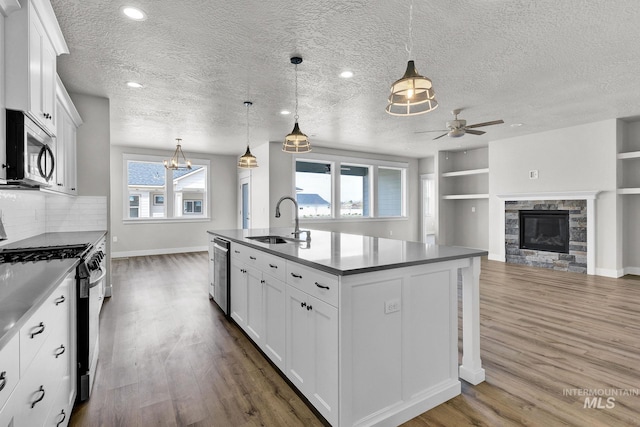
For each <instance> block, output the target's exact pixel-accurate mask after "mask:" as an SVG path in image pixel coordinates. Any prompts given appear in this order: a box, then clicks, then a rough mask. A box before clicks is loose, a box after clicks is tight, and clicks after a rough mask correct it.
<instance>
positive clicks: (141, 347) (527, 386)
mask: <svg viewBox="0 0 640 427" xmlns="http://www.w3.org/2000/svg"><path fill="white" fill-rule="evenodd" d="M206 284H207V255H206V253H196V254H183V255H167V256H151V257H136V258H130V259H121V260H114V262H113V285H114V296H113V297H112V298H111V299H110V300H107V302H106V303H105V305H104V307H103V312H102V315H101V327H100V331H101V336H100V340H101V342H100V363H99V365H98V372H97V374H96V382H95V384H94V389H93V394H92V396H91V399H90V400H89V401H88V402H87V403H85V404H83V405H80V406H78V407H76V409H75V410H74V413H73V415H72V417H71V423H70V425H72V426H145V427H146V426H259V425H264V426H319V425H322V424H321V422H320V421H319V420H318V418H316V416H315V415H314V414H313V412H312V411H311V410H310V409H309V408H308V407H307V406H306V405H305V404H304V403H303V401H302V400H301V399H300V398H299V397H298V396H297V395H296V394H295V393H294V392H293V391H292V390H291V388H290V387H289V386H288V385H287V383H286V382H285V381H284V380H283V379H282V378H281V377H280V376H279V375H278V374H277V373H276V371H275V369H274V368H273V367H271V365H269V363H268V362H266V361H265V360H264V358H263V357H262V355H261V354H260V353H259V352H258V351H257V350H256V349H255V348H254V347H253V345H252V344H251V343H250V342H249V341H248V339H247V338H246V337H245V336H244V335H243V334H242V333H241V332H240V330H239V328H237V327H236V326H235V325H233V324H231V323H229V322H227V321H226V320H225V319H224V317H223V316H222V313H221V311H220V310H218V309H217V308H216V307H214V305H213V304H212V303H211V302H209V300H208V298H207V287H206V286H207V285H206ZM480 286H481V293H480V295H481V297H480V299H481V301H480V304H481V311H480V315H481V352H482V361H483V365H484V368H485V369H486V381H485V382H484V383H482V384H480V385H477V386H471V385H469V384H467V383H465V382H464V381H463V382H462V395H460V396H457V397H456V398H454V399H451V400H450V401H448V402H447V403H445V404H443V405H440V406H438V407H436V408H434V409H432V410H431V411H428V412H426V413H424V414H422V415H420V416H418V417H416V418H414V419H413V420H411V421H409V422H407V423H406V424H405V425H406V426H411V427H413V426H447V427H448V426H456V427H458V426H518V425H529V426H545V427H546V426H557V425H566V426H600V425H602V426H632V425H640V422H639V420H640V396H639V395H638V394H639V393H640V390H639V389H640V281H638V280H637V279H636V278H623V279H607V278H602V277H594V276H586V275H583V274H577V273H565V272H554V271H550V270H543V269H535V268H531V267H524V266H516V265H510V264H503V263H499V262H494V261H487V260H483V262H482V273H481V284H480ZM584 390H587V391H594V392H596V393H598V392H601V393H603V395H602V396H600V397H602V399H601V401H600V406H601V408H597V407H595V406H596V404H597V402H596V401H593V402H592V401H591V400H589V401H588V403H589V404H592V405H593V407H585V397H586V396H584V395H575V393H577V392H578V391H579V392H582V393H584ZM620 390H622V391H620ZM615 392H617V393H618V394H619V395H617V396H616V395H614V394H612V393H615ZM570 393H574V395H571V394H570ZM625 394H626V395H625ZM629 394H631V395H629ZM608 397H613V398H614V400H613V401H611V400H609V401H607V398H608ZM589 399H591V397H589ZM612 404H613V406H611V405H612ZM587 406H588V405H587ZM607 406H609V407H607Z"/></svg>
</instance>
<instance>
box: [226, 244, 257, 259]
mask: <svg viewBox="0 0 640 427" xmlns="http://www.w3.org/2000/svg"><path fill="white" fill-rule="evenodd" d="M252 250H253V249H251V248H249V247H247V246H244V245H240V244H238V243H231V257H232V258H237V259H239V260H241V261H242V262H247V260H249V253H250V252H251V251H252Z"/></svg>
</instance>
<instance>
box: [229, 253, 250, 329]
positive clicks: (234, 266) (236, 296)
mask: <svg viewBox="0 0 640 427" xmlns="http://www.w3.org/2000/svg"><path fill="white" fill-rule="evenodd" d="M233 247H235V245H234V246H232V248H233ZM247 280H248V276H247V274H246V265H245V264H244V263H243V262H242V261H240V259H239V258H237V257H234V256H233V251H232V255H231V290H230V292H229V293H230V294H231V318H232V319H233V320H235V321H236V323H237V324H238V325H239V326H240V327H241V328H242V329H244V328H245V327H246V325H247Z"/></svg>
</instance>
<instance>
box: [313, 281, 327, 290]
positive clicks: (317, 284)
mask: <svg viewBox="0 0 640 427" xmlns="http://www.w3.org/2000/svg"><path fill="white" fill-rule="evenodd" d="M316 286H317V287H319V288H321V289H329V287H328V286H324V285H321V284H320V283H318V282H316Z"/></svg>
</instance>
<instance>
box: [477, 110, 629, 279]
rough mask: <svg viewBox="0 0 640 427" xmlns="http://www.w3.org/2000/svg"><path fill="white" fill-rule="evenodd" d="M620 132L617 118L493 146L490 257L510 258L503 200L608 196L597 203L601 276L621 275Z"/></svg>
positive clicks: (597, 242)
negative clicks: (533, 173) (562, 194)
mask: <svg viewBox="0 0 640 427" xmlns="http://www.w3.org/2000/svg"><path fill="white" fill-rule="evenodd" d="M617 133H618V129H617V121H616V120H615V119H614V120H605V121H601V122H597V123H589V124H586V125H581V126H574V127H570V128H564V129H557V130H553V131H549V132H543V133H538V134H533V135H526V136H522V137H517V138H510V139H505V140H500V141H493V142H491V143H489V169H490V171H491V172H490V174H489V196H490V199H489V254H490V257H491V258H492V259H504V240H503V238H504V230H501V228H502V224H503V223H504V222H503V220H502V219H501V215H502V210H501V205H502V206H503V205H504V199H500V198H498V197H497V196H498V195H500V194H509V193H535V192H557V191H580V190H583V191H602V193H600V195H599V196H598V199H597V200H596V221H597V223H596V229H597V230H596V232H597V236H596V250H597V254H596V257H597V258H596V274H601V275H616V274H618V273H617V272H618V271H620V270H621V268H622V256H621V253H622V245H621V241H620V231H619V228H621V227H622V226H621V225H620V224H619V221H618V213H619V212H618V196H617V194H616V173H617V171H616V150H617V148H616V145H617ZM530 170H538V171H539V178H538V179H535V180H531V179H529V171H530ZM501 236H502V237H501Z"/></svg>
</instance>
